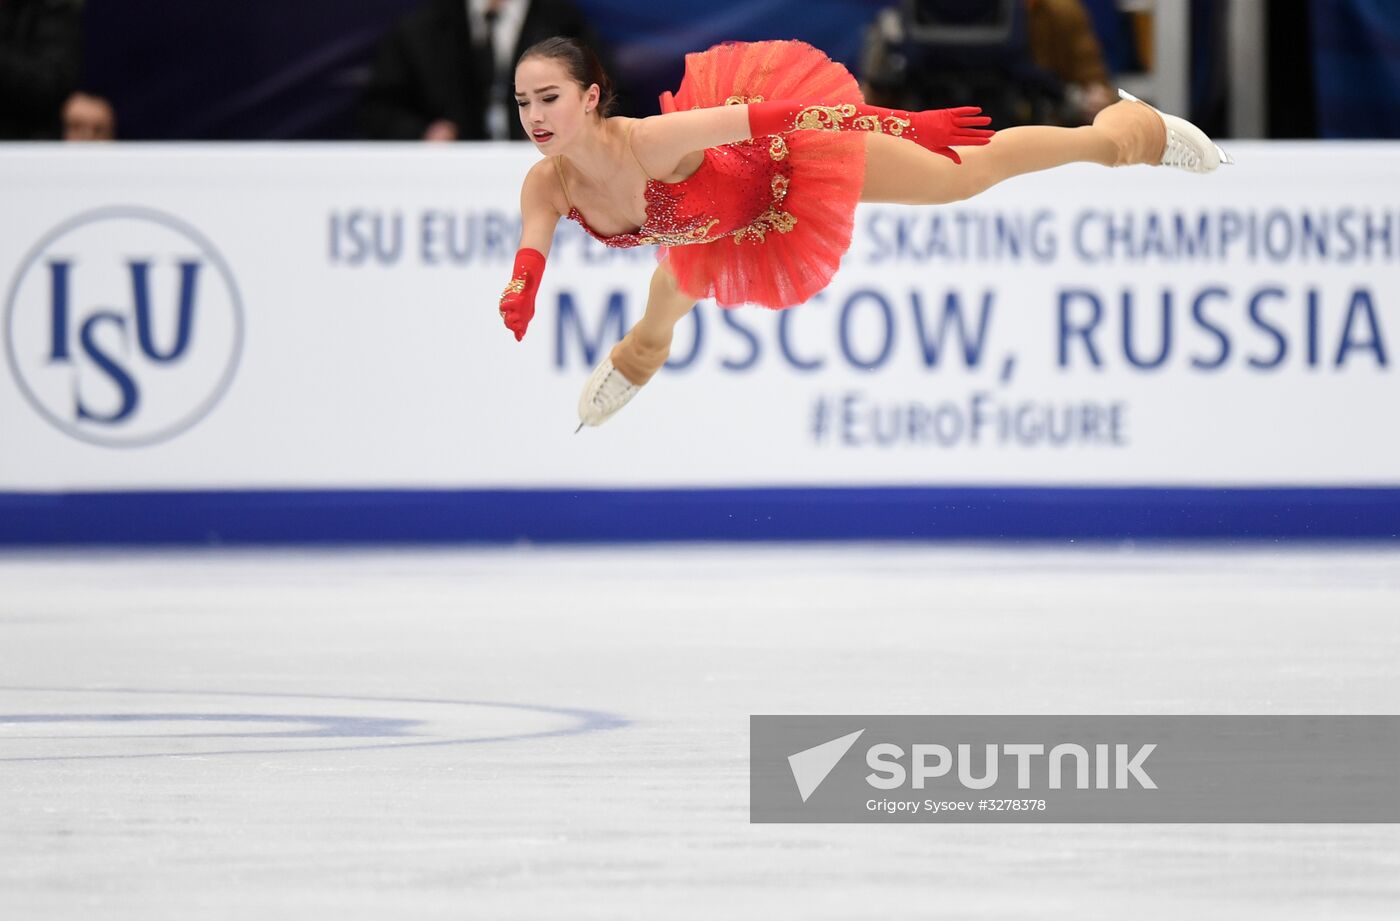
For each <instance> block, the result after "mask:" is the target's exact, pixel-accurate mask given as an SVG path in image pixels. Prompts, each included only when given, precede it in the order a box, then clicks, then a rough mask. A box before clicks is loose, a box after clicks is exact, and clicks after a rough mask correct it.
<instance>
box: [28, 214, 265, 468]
mask: <svg viewBox="0 0 1400 921" xmlns="http://www.w3.org/2000/svg"><path fill="white" fill-rule="evenodd" d="M4 323H5V346H6V349H7V351H8V357H9V362H10V370H11V372H12V373H13V374H14V377H15V381H16V382H17V383H18V384H19V388H20V390H21V392H23V393H24V395H25V398H26V399H28V400H29V403H30V404H31V405H32V406H33V407H34V409H35V410H36V411H37V412H38V413H39V414H40V415H42V416H43V417H44V418H45V419H47V420H48V421H49V422H51V423H52V424H53V425H54V426H56V427H57V428H59V429H61V430H62V431H63V432H66V433H67V434H69V435H71V436H73V437H74V438H78V439H81V440H82V441H86V442H90V443H93V444H99V445H106V446H109V447H139V446H142V445H150V444H155V443H157V442H161V441H165V440H167V439H170V438H173V437H175V436H176V435H178V434H180V433H181V432H183V431H185V430H186V429H188V428H190V427H191V426H192V425H194V424H195V423H196V422H198V421H199V420H200V419H202V418H204V416H206V415H208V413H209V411H210V410H211V409H213V407H214V405H215V404H216V403H217V402H218V401H219V398H220V397H222V396H223V394H224V392H225V391H226V390H227V389H228V386H229V383H230V382H231V381H232V379H233V375H234V371H235V370H236V369H237V366H238V358H239V352H240V351H241V349H242V342H243V309H242V305H241V304H240V302H239V298H238V289H237V287H236V286H235V284H234V280H233V275H232V273H231V272H230V271H229V269H228V265H227V264H226V263H225V262H224V260H223V258H222V257H221V256H220V255H219V253H218V251H216V250H215V249H214V247H213V245H212V244H210V242H209V241H208V240H206V239H205V238H204V237H203V236H202V235H201V234H200V233H199V232H198V231H196V230H195V229H194V228H193V227H190V226H189V225H188V224H185V223H184V222H183V221H180V220H177V219H175V218H173V217H170V216H168V215H164V214H161V213H159V212H156V211H150V210H147V209H144V208H107V209H102V210H98V211H91V212H88V213H86V214H82V215H79V216H78V217H76V218H73V219H72V220H69V221H66V222H65V223H63V224H61V225H59V226H58V227H56V228H55V229H54V230H53V231H51V232H50V233H49V234H48V235H47V236H45V237H44V238H43V239H42V240H40V241H39V243H38V244H37V245H36V246H35V247H34V248H33V249H32V250H31V251H30V252H29V254H28V255H27V256H26V257H25V259H24V261H23V262H22V263H21V264H20V267H19V270H18V272H17V273H16V274H15V277H14V281H13V282H12V284H11V285H10V289H9V295H8V297H7V299H6V301H5V318H4Z"/></svg>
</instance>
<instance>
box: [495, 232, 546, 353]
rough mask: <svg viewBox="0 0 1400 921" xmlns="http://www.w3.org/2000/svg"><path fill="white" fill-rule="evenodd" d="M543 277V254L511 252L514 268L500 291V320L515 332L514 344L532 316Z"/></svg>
mask: <svg viewBox="0 0 1400 921" xmlns="http://www.w3.org/2000/svg"><path fill="white" fill-rule="evenodd" d="M543 277H544V253H541V252H540V251H539V250H537V249H520V250H516V253H515V268H513V269H511V272H510V284H508V285H506V289H505V291H503V292H501V310H500V313H501V319H502V320H505V322H506V328H507V329H509V330H510V331H511V332H513V333H515V341H516V342H519V341H520V340H521V339H524V338H525V327H527V326H529V325H530V318H531V317H533V316H534V315H535V292H536V291H538V290H539V289H540V279H541V278H543Z"/></svg>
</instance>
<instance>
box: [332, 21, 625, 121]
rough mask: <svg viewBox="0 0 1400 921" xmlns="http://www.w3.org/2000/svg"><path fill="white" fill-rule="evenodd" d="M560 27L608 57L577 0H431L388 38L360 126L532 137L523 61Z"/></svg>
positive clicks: (362, 108) (362, 106)
mask: <svg viewBox="0 0 1400 921" xmlns="http://www.w3.org/2000/svg"><path fill="white" fill-rule="evenodd" d="M554 35H564V36H569V37H572V38H578V39H582V40H583V41H585V42H587V43H588V44H589V45H591V46H592V47H593V48H594V49H595V50H597V51H598V53H599V55H600V56H601V57H603V61H604V65H605V66H606V64H607V57H606V56H605V55H604V54H603V50H602V48H601V47H600V46H599V43H598V39H597V36H595V35H594V34H593V30H592V29H591V28H590V27H589V25H588V23H587V21H586V20H585V19H584V17H583V14H582V13H580V12H579V11H578V9H577V8H576V7H575V6H574V5H573V3H572V2H570V0H430V2H428V3H426V4H425V5H424V6H423V7H422V8H421V9H418V10H416V11H414V12H413V13H410V14H409V15H408V16H406V17H404V18H403V19H402V20H401V21H400V22H399V23H398V24H397V25H396V26H395V27H394V29H393V31H392V32H391V33H390V34H389V36H388V37H387V38H386V39H385V40H384V42H383V43H382V44H381V46H380V49H379V53H378V57H377V60H376V61H375V65H374V72H373V74H372V76H371V77H370V82H369V86H368V87H367V88H366V90H365V93H364V96H363V98H362V100H361V104H360V111H359V120H360V130H361V132H362V133H363V134H364V135H365V136H366V137H370V138H375V139H379V140H425V141H465V140H483V139H491V138H494V139H497V140H505V139H507V138H509V139H513V140H524V139H525V133H524V131H523V130H521V127H520V119H519V118H518V117H517V116H516V112H515V92H514V77H515V62H516V59H517V58H519V57H520V53H521V52H522V51H524V50H525V49H526V48H528V47H529V46H530V45H533V44H534V43H535V42H538V41H542V40H543V39H546V38H549V37H551V36H554Z"/></svg>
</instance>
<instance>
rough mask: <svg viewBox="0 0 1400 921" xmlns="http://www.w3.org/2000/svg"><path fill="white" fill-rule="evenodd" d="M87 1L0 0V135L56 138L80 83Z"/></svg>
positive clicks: (25, 137) (25, 138)
mask: <svg viewBox="0 0 1400 921" xmlns="http://www.w3.org/2000/svg"><path fill="white" fill-rule="evenodd" d="M81 16H82V4H80V3H78V2H77V0H0V140H25V141H33V140H53V139H56V138H58V136H59V113H60V111H61V110H62V108H63V101H64V100H65V99H67V98H68V95H69V94H70V93H72V92H73V90H75V89H77V87H78V67H79V49H80V40H81V39H80V34H79V29H80V23H81Z"/></svg>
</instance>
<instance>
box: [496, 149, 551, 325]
mask: <svg viewBox="0 0 1400 921" xmlns="http://www.w3.org/2000/svg"><path fill="white" fill-rule="evenodd" d="M550 169H551V164H550V161H549V160H541V161H540V162H539V163H536V164H535V165H534V166H533V167H531V169H530V172H529V173H527V174H526V175H525V182H524V183H523V184H522V185H521V187H520V217H521V222H522V228H521V232H520V249H518V250H516V253H515V265H514V267H513V268H512V269H511V273H510V282H509V283H507V284H506V289H505V291H503V292H502V293H501V300H500V308H499V309H500V314H501V320H502V321H504V322H505V324H506V328H507V329H509V330H510V331H511V332H513V333H515V341H516V342H519V341H520V340H521V339H523V338H525V328H526V327H527V326H529V325H530V319H531V318H532V317H533V316H534V315H535V292H537V291H538V290H539V287H540V279H541V278H542V277H543V276H544V261H545V257H546V256H548V255H549V247H550V245H551V244H552V243H553V242H554V228H555V227H556V226H557V225H558V224H559V218H560V217H562V216H563V215H561V214H560V213H559V209H558V208H557V207H555V205H554V200H553V188H552V186H551V173H550Z"/></svg>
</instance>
